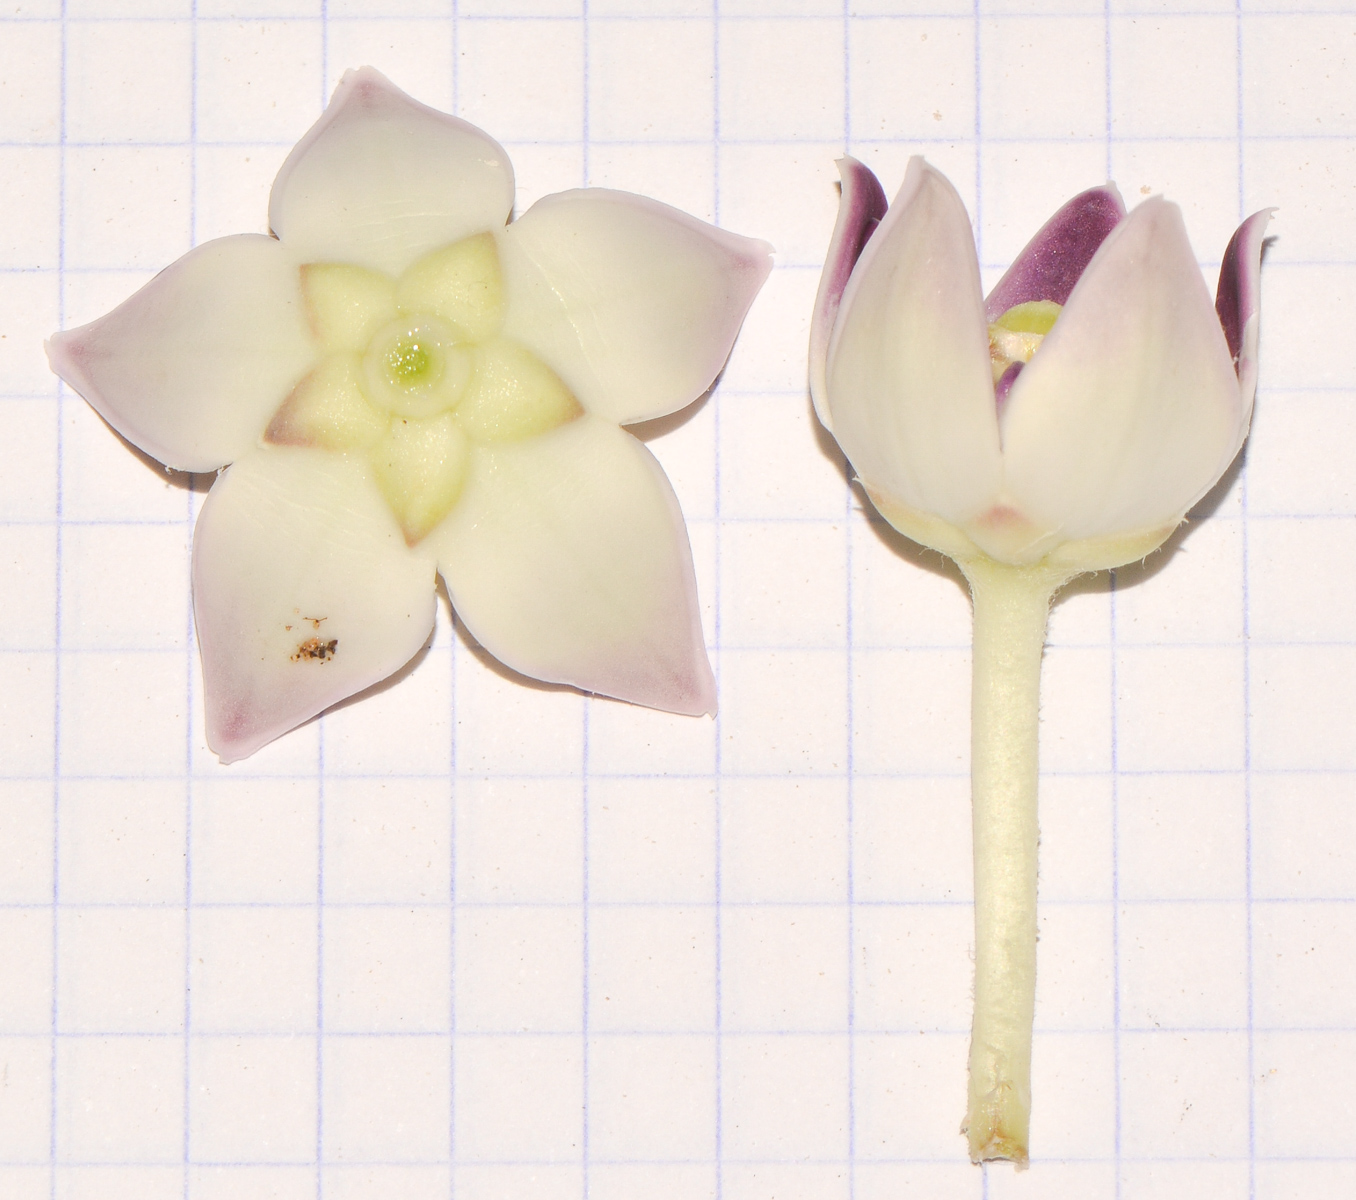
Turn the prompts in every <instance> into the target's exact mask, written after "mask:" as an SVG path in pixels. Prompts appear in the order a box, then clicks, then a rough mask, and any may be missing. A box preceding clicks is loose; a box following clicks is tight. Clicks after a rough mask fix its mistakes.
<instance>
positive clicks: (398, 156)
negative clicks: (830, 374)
mask: <svg viewBox="0 0 1356 1200" xmlns="http://www.w3.org/2000/svg"><path fill="white" fill-rule="evenodd" d="M513 193H514V187H513V175H512V171H511V168H510V166H509V163H508V159H507V156H506V155H505V153H504V151H503V149H502V148H501V147H500V146H499V145H498V144H497V143H495V142H494V141H493V140H492V139H490V138H489V137H487V136H486V135H485V134H484V133H482V132H481V131H480V130H478V129H476V128H474V127H473V126H471V125H468V124H466V123H465V122H463V121H460V120H458V119H456V118H455V117H451V116H448V115H446V114H443V113H440V112H437V111H435V110H433V109H430V108H427V107H425V106H424V105H421V104H418V103H416V102H415V101H413V100H411V99H410V98H409V97H408V96H406V95H405V94H404V93H402V92H401V91H399V90H398V89H397V88H395V87H394V86H393V85H392V84H390V83H389V82H388V81H387V80H386V79H384V78H383V77H382V76H381V75H379V74H378V73H377V72H375V71H373V70H371V69H370V68H365V69H363V70H360V71H355V72H349V73H348V74H346V75H345V76H344V78H343V80H342V81H341V83H340V84H339V87H338V89H337V90H336V92H335V95H334V98H333V100H332V101H331V103H330V106H329V107H328V108H327V109H326V110H325V113H324V115H323V116H322V117H321V118H320V120H319V121H318V122H317V123H316V125H315V126H314V127H313V128H312V129H311V131H310V132H309V133H308V134H307V135H306V136H305V137H304V138H303V139H302V140H301V142H300V143H299V144H298V145H297V146H296V148H295V149H294V150H293V151H292V153H291V155H290V156H289V157H288V159H287V161H286V162H285V163H284V164H283V167H282V170H281V171H280V172H279V174H278V178H277V180H276V181H275V183H274V185H273V193H272V198H271V201H270V205H269V222H270V225H271V227H272V229H273V232H274V234H275V235H276V236H274V237H265V236H262V235H251V234H245V235H241V236H238V237H229V238H222V239H220V240H218V241H214V242H209V243H207V244H205V245H203V246H199V247H198V248H197V249H195V250H193V251H191V252H190V253H189V254H187V255H185V256H184V257H183V258H182V259H180V260H179V261H178V262H176V263H175V264H173V265H172V266H171V267H169V268H167V269H166V270H165V271H164V272H162V273H161V274H160V275H158V276H156V278H155V279H153V280H152V281H151V282H150V283H148V284H147V285H146V286H145V287H144V288H142V290H141V291H139V292H138V293H136V295H134V296H132V297H131V298H130V299H129V300H127V301H126V302H125V303H123V304H122V305H120V306H119V307H118V308H116V309H114V310H113V311H112V312H110V313H109V314H108V315H106V316H104V317H102V318H100V319H99V320H97V321H94V322H93V323H92V324H89V325H86V326H83V327H82V328H79V329H74V330H71V331H68V332H65V333H61V334H57V335H56V336H55V337H53V339H52V340H51V343H50V345H49V355H50V358H51V361H52V365H53V368H54V369H55V370H56V372H57V373H58V374H59V375H60V376H61V377H62V378H63V379H65V380H66V382H68V383H69V384H70V385H71V386H72V387H74V388H75V389H76V390H77V391H78V392H80V394H81V395H83V396H84V397H85V398H86V399H87V400H88V401H89V402H90V403H91V404H92V405H93V406H94V408H95V409H97V410H98V412H99V413H100V414H101V415H102V416H103V417H104V418H105V419H106V420H107V421H108V422H109V424H111V425H112V426H113V427H114V428H115V429H116V430H117V431H118V432H119V433H121V434H122V435H123V436H124V437H126V438H127V439H128V440H129V441H131V442H133V443H134V444H135V445H137V446H139V447H141V448H142V449H143V450H145V451H146V452H147V453H149V454H151V455H153V456H154V457H155V458H157V459H159V460H160V461H161V462H162V463H164V464H165V465H166V466H169V467H174V468H177V469H181V470H185V471H215V470H218V469H219V468H222V467H223V466H226V464H232V465H230V466H229V468H228V469H227V470H225V471H224V472H223V473H222V474H221V476H220V477H219V478H218V480H217V482H216V483H215V484H214V486H213V488H212V490H211V493H210V494H209V496H208V497H207V500H206V502H205V503H204V506H203V510H202V515H201V517H200V519H199V522H198V527H197V531H196V533H195V537H194V548H193V596H194V613H195V617H196V623H197V628H198V638H199V644H200V647H201V650H202V660H203V673H204V683H205V691H206V710H207V735H208V742H209V744H210V745H211V746H212V748H213V749H214V750H215V751H216V752H217V753H218V754H219V755H220V756H221V757H222V758H223V759H224V760H226V761H231V760H233V759H238V758H241V757H244V756H245V755H248V754H250V753H252V752H253V751H254V750H256V749H258V748H259V747H260V746H261V745H263V744H264V743H266V742H268V741H270V740H272V739H273V738H275V737H277V736H279V735H280V734H282V733H284V732H286V731H287V730H288V729H291V728H293V727H294V726H296V725H298V724H300V723H301V722H303V721H305V720H307V719H308V718H310V717H312V716H314V715H315V714H316V713H318V712H320V711H322V710H323V709H325V708H327V707H328V706H329V705H331V704H334V703H335V702H336V701H338V700H341V699H343V698H344V697H346V696H349V695H352V694H353V693H355V692H357V691H360V690H362V689H363V688H366V687H368V686H370V685H371V684H373V683H376V682H377V681H379V680H381V679H383V678H385V677H386V676H387V675H389V674H391V673H392V672H393V671H395V670H397V669H398V668H399V667H400V666H401V665H402V664H404V663H405V662H406V661H408V660H409V658H410V657H411V656H412V655H413V654H415V653H416V652H417V651H418V649H419V648H420V647H421V646H422V645H423V644H424V642H425V641H426V640H427V637H428V634H429V631H430V629H431V628H432V624H433V619H434V607H435V602H434V597H435V593H434V575H435V572H437V573H438V574H441V575H442V576H443V578H444V580H445V581H446V583H447V588H448V592H449V594H450V595H451V598H452V602H453V604H454V606H455V607H456V609H457V612H458V614H459V615H460V617H461V618H462V619H463V620H464V621H465V622H466V625H467V627H468V628H469V629H470V631H471V632H472V633H473V634H474V636H475V637H476V638H477V639H478V640H479V641H480V642H481V643H482V644H483V645H484V646H485V648H486V649H488V650H489V651H490V652H491V653H493V654H494V655H495V656H496V657H497V658H499V659H500V660H501V661H503V662H504V663H506V664H507V665H508V666H510V667H512V668H514V669H515V670H518V671H521V672H523V673H524V674H527V675H531V676H534V677H536V678H538V679H544V680H549V681H552V682H560V683H568V684H573V685H575V686H577V687H580V688H583V689H585V690H587V691H592V692H599V693H603V694H605V695H609V696H615V697H620V698H622V699H625V700H631V701H634V702H636V703H639V704H644V705H649V706H652V707H656V708H662V709H668V710H671V711H675V712H684V713H693V714H697V713H703V712H708V711H713V710H714V705H715V687H714V681H713V679H712V675H711V669H710V665H709V663H708V662H707V659H706V653H705V649H704V645H703V640H702V634H701V627H700V623H699V619H698V612H697V604H696V591H695V585H694V582H693V572H692V562H691V554H690V551H689V548H688V543H687V537H686V532H685V530H684V527H683V522H682V516H681V513H680V511H679V508H678V503H677V500H676V498H675V496H674V494H673V491H672V489H671V487H670V486H669V483H668V480H667V479H666V478H665V476H664V474H663V472H662V470H661V469H660V467H659V465H658V463H657V462H656V461H655V459H654V457H653V456H652V455H651V454H650V452H649V451H648V450H647V449H646V448H645V447H644V446H643V445H642V444H641V443H640V442H639V441H637V440H636V439H635V438H634V437H632V436H631V435H630V434H628V433H626V432H624V431H623V430H621V429H620V428H618V426H619V425H623V424H629V423H632V422H636V421H644V420H648V419H651V418H654V417H658V416H662V415H664V414H666V413H670V412H673V411H675V410H677V409H679V408H682V407H683V406H684V405H686V404H688V403H690V402H691V401H692V400H694V399H696V398H697V397H698V396H699V395H701V394H702V392H704V391H705V390H706V389H707V388H708V387H709V386H710V385H711V383H712V382H713V380H714V379H715V377H716V375H717V374H718V372H719V371H720V369H721V367H722V365H723V364H724V362H725V359H726V357H727V356H728V354H729V352H730V348H731V346H732V344H733V342H734V338H735V334H736V333H737V332H738V329H739V326H740V323H741V321H742V320H743V317H744V314H745V312H746V311H747V309H748V306H749V305H750V304H751V303H752V300H753V297H754V296H755V294H756V293H757V291H758V289H759V287H760V286H761V284H762V282H763V280H764V279H765V278H766V276H767V273H768V271H769V269H770V260H769V256H768V253H767V247H766V246H764V245H763V244H762V243H759V242H754V241H751V240H749V239H747V238H742V237H738V236H736V235H734V234H730V233H726V232H724V231H722V230H719V229H716V228H714V227H712V226H709V225H706V224H704V223H703V222H700V221H698V220H696V219H694V218H692V217H689V216H687V215H685V214H683V213H680V212H678V211H676V210H674V209H671V208H668V207H667V206H665V205H662V204H658V203H656V202H654V201H651V200H647V199H644V198H642V197H639V196H633V195H629V194H626V193H621V192H611V191H605V190H601V189H591V190H583V191H573V192H563V193H560V194H558V195H554V196H548V197H546V198H545V199H543V200H541V201H539V202H538V203H537V204H535V205H534V206H533V207H532V208H531V209H530V210H529V211H528V212H527V213H525V214H524V215H523V216H522V217H521V218H520V219H519V220H517V221H515V222H513V223H512V224H509V225H507V226H506V224H505V222H506V221H507V220H508V217H509V215H510V211H511V208H512V204H513Z"/></svg>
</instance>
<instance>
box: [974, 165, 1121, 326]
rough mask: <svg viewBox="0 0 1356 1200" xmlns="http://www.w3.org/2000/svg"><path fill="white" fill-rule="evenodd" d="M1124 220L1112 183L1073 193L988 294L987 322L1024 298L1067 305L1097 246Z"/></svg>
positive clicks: (993, 319) (1025, 300)
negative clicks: (1074, 194)
mask: <svg viewBox="0 0 1356 1200" xmlns="http://www.w3.org/2000/svg"><path fill="white" fill-rule="evenodd" d="M1124 218H1125V204H1124V203H1123V202H1122V200H1121V194H1120V192H1119V191H1118V190H1117V188H1116V185H1115V184H1114V183H1108V184H1106V185H1105V186H1104V187H1095V188H1090V189H1089V190H1088V191H1086V192H1081V193H1079V194H1078V195H1077V196H1075V197H1074V198H1073V199H1072V200H1070V201H1069V202H1068V203H1067V204H1066V205H1064V207H1063V208H1061V209H1060V210H1059V211H1058V212H1057V213H1055V215H1054V216H1053V217H1051V218H1050V219H1049V220H1048V221H1046V223H1045V224H1044V225H1042V226H1041V227H1040V230H1039V231H1038V232H1037V234H1036V236H1035V237H1033V238H1032V239H1031V240H1030V241H1029V242H1027V244H1026V245H1025V247H1023V249H1022V252H1021V253H1020V254H1019V255H1018V256H1017V257H1016V259H1015V260H1013V264H1012V266H1010V267H1009V268H1008V269H1007V270H1006V271H1005V272H1004V273H1003V278H1002V279H1000V280H999V281H998V283H997V285H996V286H995V287H994V289H993V291H992V292H990V293H989V299H988V301H987V302H986V305H985V308H986V310H987V312H988V314H989V320H990V321H996V320H998V318H999V317H1001V316H1002V315H1003V314H1004V313H1005V312H1007V311H1008V309H1010V308H1011V307H1012V306H1013V305H1014V304H1024V303H1026V302H1027V301H1028V300H1053V301H1054V302H1055V303H1056V304H1065V303H1067V302H1068V299H1069V296H1070V294H1071V293H1072V292H1073V290H1074V284H1076V283H1077V282H1078V277H1079V276H1080V275H1082V274H1083V272H1084V271H1085V270H1086V269H1087V265H1088V263H1089V262H1091V261H1092V256H1093V255H1094V254H1096V253H1097V247H1098V246H1100V245H1101V244H1102V243H1103V242H1104V241H1105V240H1106V237H1107V234H1109V233H1110V232H1111V231H1112V230H1113V229H1115V228H1116V226H1117V225H1119V224H1120V222H1121V221H1122V220H1123V219H1124Z"/></svg>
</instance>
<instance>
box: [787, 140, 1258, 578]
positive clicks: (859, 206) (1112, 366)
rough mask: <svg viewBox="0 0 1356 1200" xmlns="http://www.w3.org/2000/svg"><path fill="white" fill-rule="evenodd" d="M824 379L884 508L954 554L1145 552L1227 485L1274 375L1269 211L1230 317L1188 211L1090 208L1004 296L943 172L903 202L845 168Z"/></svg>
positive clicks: (1244, 237)
mask: <svg viewBox="0 0 1356 1200" xmlns="http://www.w3.org/2000/svg"><path fill="white" fill-rule="evenodd" d="M842 174H843V203H842V207H841V210H840V213H839V219H838V226H837V228H836V229H835V231H834V237H833V244H832V245H831V247H830V250H829V262H828V264H827V266H826V267H825V272H824V281H823V284H822V285H821V288H820V293H819V299H818V302H817V305H816V311H815V321H814V329H813V333H812V348H811V353H812V363H811V386H812V390H813V394H814V399H815V406H816V409H817V411H818V413H819V416H820V419H821V420H822V421H823V422H824V423H825V425H827V426H828V427H829V428H830V429H831V430H832V431H833V434H834V436H835V437H836V438H837V439H838V443H839V445H840V446H842V448H843V451H844V453H845V454H846V455H847V456H848V459H849V460H850V461H851V462H852V465H853V467H854V469H855V470H856V472H857V474H858V475H859V476H860V477H861V480H862V483H863V485H864V486H865V488H866V490H867V492H868V494H869V495H870V496H871V498H872V500H873V502H875V504H876V505H877V507H878V508H879V509H880V511H881V514H882V515H883V516H884V517H885V518H886V519H887V520H888V521H890V522H891V523H892V524H894V525H895V526H896V527H897V528H899V529H900V530H901V532H903V533H905V534H907V535H908V536H910V537H912V538H914V539H915V540H917V541H920V542H922V543H924V544H926V545H931V546H935V547H936V548H937V549H939V550H942V551H943V552H944V553H947V554H950V555H951V556H952V557H957V558H959V557H969V556H973V555H975V554H981V553H982V554H985V555H988V556H989V557H991V558H993V559H995V560H997V561H1000V562H1007V563H1013V564H1025V563H1036V562H1040V561H1043V560H1044V561H1048V562H1057V563H1059V564H1061V565H1069V566H1075V567H1081V569H1084V570H1089V569H1095V568H1098V567H1107V566H1116V565H1119V564H1121V563H1125V562H1130V561H1133V560H1134V559H1137V558H1142V557H1143V556H1144V555H1145V554H1146V553H1148V552H1149V551H1150V550H1152V549H1153V548H1154V547H1156V546H1158V545H1160V544H1161V543H1162V542H1163V540H1164V539H1165V538H1167V536H1168V535H1169V534H1170V533H1171V532H1172V531H1173V529H1175V528H1176V527H1177V525H1178V524H1179V523H1180V522H1181V520H1182V517H1183V515H1184V514H1185V513H1186V511H1187V509H1188V508H1190V507H1191V505H1192V504H1193V503H1194V502H1195V501H1196V500H1198V499H1200V497H1201V496H1203V495H1204V494H1205V493H1206V492H1207V491H1208V490H1209V489H1210V488H1211V487H1212V486H1213V485H1214V483H1215V481H1216V480H1218V479H1219V477H1220V475H1221V474H1223V472H1224V470H1225V468H1226V467H1228V465H1229V463H1230V462H1232V461H1233V459H1234V456H1235V455H1236V454H1237V453H1238V450H1239V447H1240V446H1241V445H1242V444H1243V439H1244V437H1245V436H1246V435H1247V431H1248V422H1249V419H1250V417H1251V413H1252V400H1253V392H1254V389H1255V387H1256V382H1257V366H1256V359H1257V310H1258V283H1257V278H1258V258H1259V251H1260V246H1261V239H1262V233H1263V230H1264V229H1265V226H1266V222H1267V217H1268V214H1267V213H1258V214H1257V215H1255V216H1253V217H1250V218H1249V219H1248V220H1247V221H1246V222H1245V223H1244V224H1243V226H1242V227H1241V228H1240V229H1239V230H1238V232H1237V233H1236V234H1235V235H1234V239H1233V241H1232V242H1230V244H1229V248H1228V250H1227V251H1226V253H1225V257H1224V265H1223V268H1222V270H1221V273H1220V288H1219V294H1218V298H1217V300H1216V302H1215V303H1214V304H1212V303H1211V301H1210V297H1209V294H1208V292H1207V291H1206V288H1205V283H1204V281H1203V280H1202V278H1201V273H1200V269H1199V267H1198V266H1197V265H1196V260H1195V257H1194V256H1193V254H1192V253H1191V247H1190V244H1189V243H1188V241H1187V236H1186V229H1185V227H1184V226H1183V223H1182V216H1181V213H1180V211H1179V210H1178V209H1177V207H1176V206H1175V205H1173V204H1170V203H1168V202H1167V201H1165V200H1163V199H1161V198H1157V197H1155V198H1153V199H1150V200H1146V201H1145V202H1144V203H1143V204H1141V205H1139V206H1138V207H1137V208H1136V209H1135V210H1134V211H1133V212H1131V213H1130V214H1129V215H1126V213H1125V209H1124V207H1123V206H1122V204H1121V199H1120V195H1119V194H1118V193H1117V191H1116V189H1115V187H1114V186H1107V187H1100V188H1094V189H1092V190H1091V191H1087V192H1084V193H1083V194H1082V195H1080V196H1076V197H1075V198H1074V199H1073V200H1071V201H1069V203H1068V204H1066V205H1065V206H1064V207H1063V208H1062V209H1060V211H1059V212H1057V213H1056V214H1055V215H1054V216H1053V217H1052V218H1051V219H1050V221H1049V222H1048V223H1047V224H1046V225H1045V227H1044V228H1042V229H1041V230H1040V232H1039V233H1037V234H1036V236H1035V237H1034V238H1033V239H1032V240H1031V242H1030V243H1029V244H1028V245H1027V247H1026V248H1025V249H1024V250H1023V251H1022V253H1021V254H1020V255H1019V256H1018V257H1017V260H1016V261H1015V262H1014V263H1013V265H1012V266H1011V268H1010V269H1009V270H1008V272H1007V273H1006V274H1005V275H1004V276H1003V278H1002V279H1001V280H1000V281H999V283H998V285H997V286H996V287H995V288H994V289H993V291H992V292H991V293H990V294H989V296H988V299H987V300H986V299H985V298H984V296H983V293H982V292H981V290H980V281H979V263H978V259H977V257H976V254H975V245H974V239H973V237H972V235H971V232H970V221H969V218H968V217H967V215H966V212H965V207H964V205H963V204H962V203H961V200H960V197H959V196H957V195H956V191H955V189H954V188H953V187H952V186H951V184H950V183H949V182H948V181H947V179H946V178H945V177H944V176H943V175H942V174H941V173H940V172H938V171H936V170H935V169H933V168H932V167H930V166H928V165H927V163H925V162H924V161H923V160H922V159H921V158H915V159H913V160H912V161H911V162H910V164H909V169H908V172H907V174H906V176H905V179H904V185H903V187H902V188H901V189H900V192H899V195H898V196H897V197H896V198H895V202H894V204H893V205H892V206H890V208H889V210H888V212H887V210H886V204H885V197H884V194H883V193H882V191H881V189H880V185H879V183H877V182H876V179H875V177H874V176H873V175H872V174H871V172H870V171H869V170H867V168H866V167H864V166H863V165H862V164H861V163H858V162H856V161H854V160H852V159H844V160H843V162H842Z"/></svg>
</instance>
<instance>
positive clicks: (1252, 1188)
mask: <svg viewBox="0 0 1356 1200" xmlns="http://www.w3.org/2000/svg"><path fill="white" fill-rule="evenodd" d="M1234 56H1235V63H1236V69H1235V75H1236V79H1237V85H1236V89H1237V90H1236V91H1235V94H1234V106H1235V111H1236V115H1237V121H1238V125H1237V140H1238V148H1237V155H1238V164H1237V170H1238V177H1237V188H1238V208H1237V217H1238V219H1239V220H1240V221H1242V220H1243V218H1244V217H1245V216H1246V215H1247V213H1246V211H1245V207H1244V206H1245V203H1246V200H1245V196H1244V192H1243V186H1244V185H1243V181H1244V155H1245V153H1246V149H1247V138H1246V136H1245V133H1244V128H1243V6H1242V3H1241V0H1235V5H1234ZM1242 454H1243V469H1242V470H1241V471H1240V472H1239V509H1240V516H1241V517H1242V523H1241V526H1240V538H1239V541H1240V554H1241V563H1240V575H1241V578H1240V583H1241V587H1240V589H1239V592H1240V599H1241V603H1242V639H1241V640H1242V648H1243V767H1244V770H1243V859H1244V861H1243V879H1244V884H1245V887H1246V890H1247V895H1246V902H1245V905H1244V913H1245V925H1244V938H1245V945H1246V950H1245V964H1246V965H1245V972H1246V983H1247V1014H1248V1060H1247V1062H1248V1068H1247V1069H1248V1079H1247V1102H1248V1200H1257V1029H1256V1019H1255V1017H1256V998H1255V988H1254V984H1255V982H1256V961H1255V957H1254V941H1253V918H1254V896H1253V885H1252V646H1253V642H1252V603H1251V599H1250V594H1249V583H1250V579H1249V574H1250V570H1249V564H1250V553H1249V542H1248V532H1249V526H1250V519H1249V518H1250V513H1249V511H1248V446H1247V444H1245V445H1244V447H1243V451H1242Z"/></svg>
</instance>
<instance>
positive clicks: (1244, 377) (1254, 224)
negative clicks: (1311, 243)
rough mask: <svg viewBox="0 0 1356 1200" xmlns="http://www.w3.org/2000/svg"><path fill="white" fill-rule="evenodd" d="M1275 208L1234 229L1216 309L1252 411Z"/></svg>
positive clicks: (1246, 405)
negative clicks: (1266, 245) (1267, 243)
mask: <svg viewBox="0 0 1356 1200" xmlns="http://www.w3.org/2000/svg"><path fill="white" fill-rule="evenodd" d="M1275 211H1276V210H1275V209H1274V208H1264V209H1262V211H1261V212H1255V213H1253V214H1252V216H1250V217H1249V218H1248V219H1247V220H1246V221H1244V222H1243V224H1242V225H1240V226H1239V227H1238V229H1237V230H1235V231H1234V236H1233V237H1231V238H1230V239H1229V246H1228V248H1227V249H1226V250H1225V251H1224V261H1223V262H1222V263H1221V264H1220V268H1219V289H1218V290H1217V291H1216V293H1215V312H1216V313H1217V314H1218V315H1219V321H1220V325H1222V326H1223V328H1224V340H1225V341H1226V342H1228V343H1229V353H1230V354H1231V355H1233V360H1234V371H1235V373H1236V374H1237V375H1238V391H1239V395H1240V396H1241V397H1242V399H1243V408H1244V410H1245V411H1246V412H1248V413H1251V412H1252V398H1253V393H1254V392H1256V390H1257V321H1258V313H1259V310H1260V309H1261V305H1262V290H1261V286H1260V283H1261V279H1260V276H1261V273H1262V238H1263V236H1264V235H1265V233H1266V229H1267V224H1268V223H1269V222H1270V220H1271V214H1272V213H1274V212H1275Z"/></svg>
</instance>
